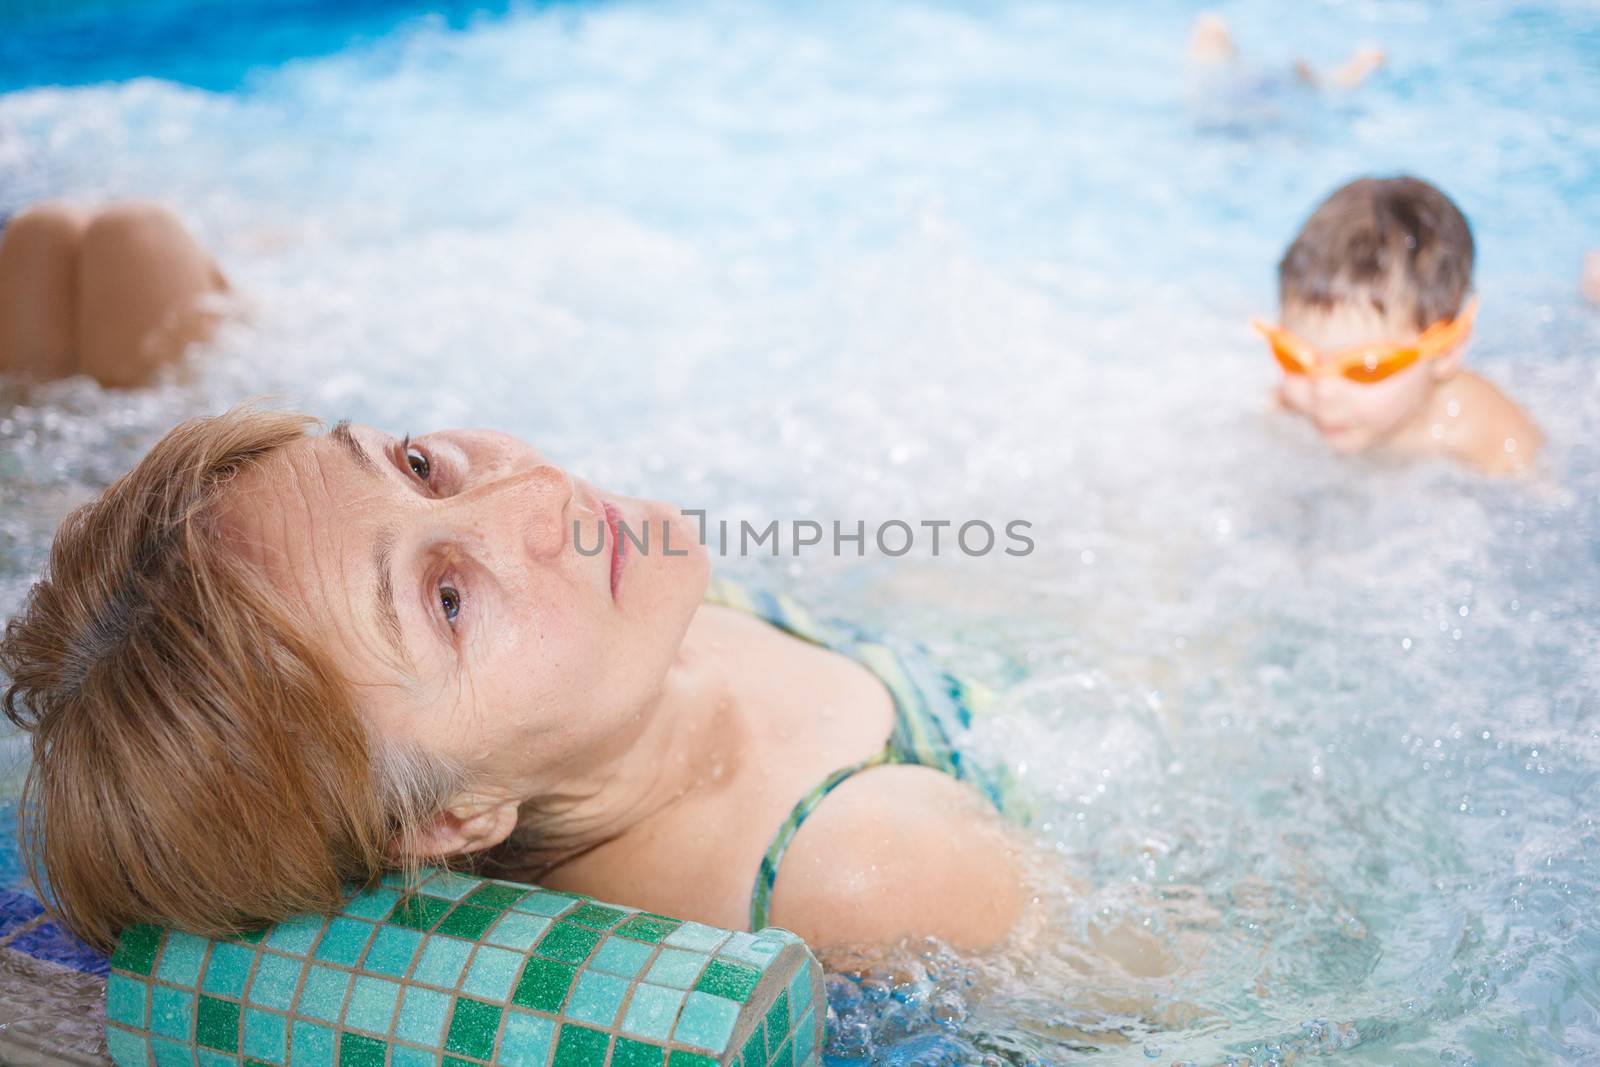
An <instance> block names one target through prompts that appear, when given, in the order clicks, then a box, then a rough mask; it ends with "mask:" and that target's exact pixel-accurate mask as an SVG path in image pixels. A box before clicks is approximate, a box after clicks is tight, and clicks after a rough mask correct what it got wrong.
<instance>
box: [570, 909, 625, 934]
mask: <svg viewBox="0 0 1600 1067" xmlns="http://www.w3.org/2000/svg"><path fill="white" fill-rule="evenodd" d="M629 914H631V913H630V912H626V911H623V910H622V909H621V908H608V907H606V906H605V905H604V904H585V905H584V906H583V907H581V908H578V909H577V910H576V911H574V912H573V913H572V914H570V915H568V916H567V917H566V918H567V921H568V922H575V923H582V924H583V925H585V926H593V927H594V928H595V929H597V930H609V929H611V928H612V927H613V926H615V925H617V923H619V922H621V921H622V920H623V919H624V918H626V917H627V916H628V915H629Z"/></svg>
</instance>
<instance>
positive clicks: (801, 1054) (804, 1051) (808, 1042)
mask: <svg viewBox="0 0 1600 1067" xmlns="http://www.w3.org/2000/svg"><path fill="white" fill-rule="evenodd" d="M790 1003H793V1001H791V1002H790ZM791 1045H792V1046H793V1048H794V1058H795V1059H797V1060H799V1061H800V1062H801V1063H805V1062H806V1060H808V1059H810V1058H811V1053H812V1052H814V1051H815V1050H816V1047H817V1017H816V1015H815V1014H814V1013H813V1012H812V1011H809V1010H808V1011H807V1012H806V1013H805V1014H804V1015H803V1016H801V1017H800V1021H799V1022H798V1023H796V1024H795V1028H794V1040H793V1041H792V1042H791Z"/></svg>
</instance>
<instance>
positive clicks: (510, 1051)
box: [495, 1009, 556, 1067]
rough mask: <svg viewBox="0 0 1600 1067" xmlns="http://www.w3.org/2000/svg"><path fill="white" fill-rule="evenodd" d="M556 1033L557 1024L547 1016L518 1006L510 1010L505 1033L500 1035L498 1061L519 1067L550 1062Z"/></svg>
mask: <svg viewBox="0 0 1600 1067" xmlns="http://www.w3.org/2000/svg"><path fill="white" fill-rule="evenodd" d="M555 1036H556V1024H555V1023H554V1022H552V1021H551V1020H549V1019H547V1018H545V1017H544V1016H542V1015H529V1014H528V1013H527V1012H525V1011H517V1010H515V1009H513V1010H511V1011H508V1012H507V1013H506V1032H505V1036H503V1037H502V1038H501V1039H500V1050H499V1053H498V1055H497V1056H496V1058H495V1062H496V1063H503V1064H507V1065H511V1064H515V1065H517V1067H524V1065H526V1064H542V1063H547V1062H549V1060H550V1045H551V1043H552V1042H553V1041H554V1040H555Z"/></svg>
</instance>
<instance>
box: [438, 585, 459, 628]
mask: <svg viewBox="0 0 1600 1067" xmlns="http://www.w3.org/2000/svg"><path fill="white" fill-rule="evenodd" d="M439 607H440V609H441V610H443V611H444V619H445V621H446V622H448V623H452V624H453V623H454V622H455V621H456V616H457V615H460V614H461V594H460V593H458V592H456V591H455V589H454V588H453V587H451V586H448V585H441V586H440V587H439Z"/></svg>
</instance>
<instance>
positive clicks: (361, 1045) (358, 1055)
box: [339, 1034, 389, 1067]
mask: <svg viewBox="0 0 1600 1067" xmlns="http://www.w3.org/2000/svg"><path fill="white" fill-rule="evenodd" d="M388 1052H389V1046H388V1045H387V1044H385V1043H384V1042H382V1041H378V1040H376V1039H374V1038H370V1037H362V1036H361V1035H360V1034H341V1035H340V1037H339V1067H383V1064H384V1060H386V1059H388Z"/></svg>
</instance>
